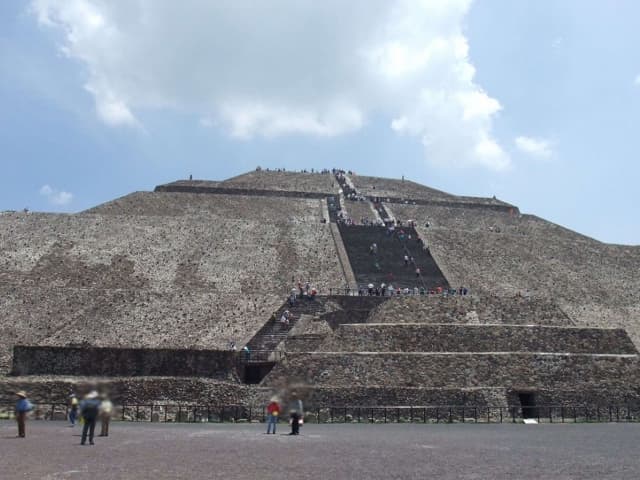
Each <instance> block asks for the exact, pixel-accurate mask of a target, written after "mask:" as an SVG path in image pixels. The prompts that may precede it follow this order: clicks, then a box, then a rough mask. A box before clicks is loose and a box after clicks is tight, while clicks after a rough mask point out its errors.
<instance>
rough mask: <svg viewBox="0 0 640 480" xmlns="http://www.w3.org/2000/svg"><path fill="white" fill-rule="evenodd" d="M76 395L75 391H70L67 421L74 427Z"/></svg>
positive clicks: (76, 410) (76, 408) (76, 407)
mask: <svg viewBox="0 0 640 480" xmlns="http://www.w3.org/2000/svg"><path fill="white" fill-rule="evenodd" d="M79 403H80V402H78V397H76V394H75V393H72V394H71V396H70V397H69V423H70V425H69V426H70V427H74V426H75V425H76V419H77V418H78V404H79Z"/></svg>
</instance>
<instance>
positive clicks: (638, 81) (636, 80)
mask: <svg viewBox="0 0 640 480" xmlns="http://www.w3.org/2000/svg"><path fill="white" fill-rule="evenodd" d="M633 83H634V84H636V85H638V86H639V87H640V73H639V74H638V75H636V78H634V79H633Z"/></svg>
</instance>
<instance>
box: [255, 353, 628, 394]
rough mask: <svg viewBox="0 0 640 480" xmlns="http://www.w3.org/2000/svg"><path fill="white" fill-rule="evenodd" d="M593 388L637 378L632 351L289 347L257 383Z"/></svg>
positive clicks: (626, 384)
mask: <svg viewBox="0 0 640 480" xmlns="http://www.w3.org/2000/svg"><path fill="white" fill-rule="evenodd" d="M287 377H288V378H295V379H298V380H299V381H300V382H305V383H307V384H310V385H318V386H340V387H349V386H351V387H372V386H385V387H387V388H393V387H395V388H400V387H422V388H452V389H455V388H479V387H480V388H481V387H485V388H486V387H503V388H512V389H525V390H526V389H557V390H569V389H574V390H577V389H597V388H603V389H607V388H625V386H628V385H630V384H634V383H637V381H638V380H639V379H640V378H639V373H638V357H637V356H636V355H588V354H536V353H289V354H287V359H286V361H284V362H283V363H281V364H279V365H276V367H274V369H273V370H272V371H271V373H270V374H269V375H268V376H267V377H266V378H265V379H264V381H263V386H271V385H278V384H279V383H281V382H282V381H283V380H284V379H286V378H287Z"/></svg>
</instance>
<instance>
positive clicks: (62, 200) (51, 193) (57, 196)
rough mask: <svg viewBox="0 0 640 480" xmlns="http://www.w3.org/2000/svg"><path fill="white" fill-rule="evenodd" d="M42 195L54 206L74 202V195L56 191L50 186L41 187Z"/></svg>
mask: <svg viewBox="0 0 640 480" xmlns="http://www.w3.org/2000/svg"><path fill="white" fill-rule="evenodd" d="M40 195H42V196H43V197H46V199H47V200H48V201H49V203H51V204H52V205H67V204H69V203H71V201H72V200H73V194H72V193H70V192H65V191H64V190H58V189H55V188H53V187H51V186H50V185H43V186H42V187H40Z"/></svg>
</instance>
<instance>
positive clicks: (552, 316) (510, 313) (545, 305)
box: [368, 283, 573, 326]
mask: <svg viewBox="0 0 640 480" xmlns="http://www.w3.org/2000/svg"><path fill="white" fill-rule="evenodd" d="M456 285H457V284H455V283H454V284H453V286H454V287H455V286H456ZM472 293H474V292H473V291H472ZM368 322H370V323H465V324H467V323H478V324H500V323H504V324H510V325H560V326H569V325H572V323H573V322H572V321H571V319H570V318H569V317H568V316H567V315H566V314H565V313H564V312H563V311H562V309H561V308H560V307H559V306H558V305H557V304H556V303H555V302H553V301H552V300H551V299H545V298H535V297H533V298H526V297H516V296H511V297H497V296H494V295H490V294H484V295H482V294H477V293H474V294H473V295H468V296H447V297H443V296H441V295H425V296H410V297H392V298H390V299H389V300H388V301H387V302H385V303H383V304H382V305H381V306H379V307H378V308H377V309H375V310H374V311H373V312H372V314H371V316H370V317H369V319H368Z"/></svg>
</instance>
